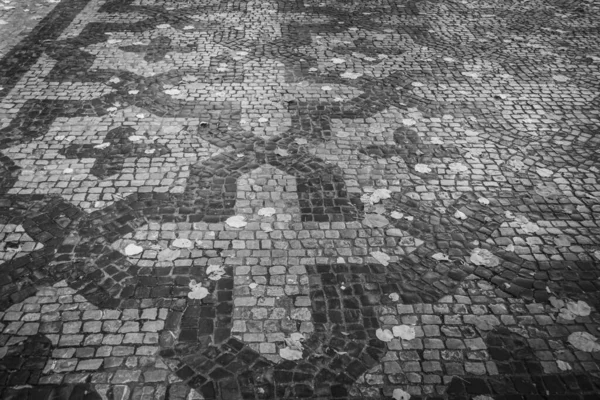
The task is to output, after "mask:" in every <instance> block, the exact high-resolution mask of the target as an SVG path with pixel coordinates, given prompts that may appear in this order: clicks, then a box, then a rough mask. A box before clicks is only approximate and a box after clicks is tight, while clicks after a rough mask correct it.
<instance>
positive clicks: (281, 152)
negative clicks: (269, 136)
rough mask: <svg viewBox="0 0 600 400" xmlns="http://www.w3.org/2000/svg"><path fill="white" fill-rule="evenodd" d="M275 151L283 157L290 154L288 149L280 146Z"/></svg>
mask: <svg viewBox="0 0 600 400" xmlns="http://www.w3.org/2000/svg"><path fill="white" fill-rule="evenodd" d="M273 153H275V154H277V155H279V156H281V157H286V156H287V155H288V152H287V150H285V149H280V148H277V150H275V151H274V152H273Z"/></svg>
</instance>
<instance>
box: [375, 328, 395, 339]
mask: <svg viewBox="0 0 600 400" xmlns="http://www.w3.org/2000/svg"><path fill="white" fill-rule="evenodd" d="M375 335H376V336H377V339H379V340H381V341H382V342H390V341H392V339H393V338H394V334H393V333H392V331H390V330H389V329H381V328H379V329H377V330H376V331H375Z"/></svg>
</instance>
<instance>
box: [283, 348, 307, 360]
mask: <svg viewBox="0 0 600 400" xmlns="http://www.w3.org/2000/svg"><path fill="white" fill-rule="evenodd" d="M279 356H280V357H281V358H283V359H284V360H290V361H294V360H301V359H302V351H300V350H294V349H290V348H289V347H284V348H283V349H280V350H279Z"/></svg>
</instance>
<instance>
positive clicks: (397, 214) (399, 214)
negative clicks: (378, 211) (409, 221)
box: [390, 211, 404, 219]
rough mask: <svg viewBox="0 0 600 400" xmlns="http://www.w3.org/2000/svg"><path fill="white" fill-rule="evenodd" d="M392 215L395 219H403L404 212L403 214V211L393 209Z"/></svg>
mask: <svg viewBox="0 0 600 400" xmlns="http://www.w3.org/2000/svg"><path fill="white" fill-rule="evenodd" d="M390 217H392V218H394V219H401V218H402V217H404V214H402V213H401V212H398V211H392V213H391V214H390Z"/></svg>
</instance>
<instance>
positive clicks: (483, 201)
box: [477, 197, 490, 206]
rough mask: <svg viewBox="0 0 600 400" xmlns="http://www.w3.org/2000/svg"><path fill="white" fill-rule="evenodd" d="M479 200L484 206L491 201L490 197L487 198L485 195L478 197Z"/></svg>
mask: <svg viewBox="0 0 600 400" xmlns="http://www.w3.org/2000/svg"><path fill="white" fill-rule="evenodd" d="M477 201H478V202H479V204H483V205H484V206H487V205H488V204H490V201H489V200H488V199H486V198H485V197H480V198H478V199H477Z"/></svg>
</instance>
